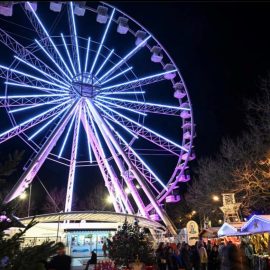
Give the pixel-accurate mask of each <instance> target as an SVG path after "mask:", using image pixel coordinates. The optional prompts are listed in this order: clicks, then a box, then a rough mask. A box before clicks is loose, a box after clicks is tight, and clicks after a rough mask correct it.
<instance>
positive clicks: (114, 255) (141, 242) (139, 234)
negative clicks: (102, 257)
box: [108, 221, 154, 267]
mask: <svg viewBox="0 0 270 270" xmlns="http://www.w3.org/2000/svg"><path fill="white" fill-rule="evenodd" d="M108 249H109V258H110V259H112V260H113V261H114V263H115V264H116V265H117V266H127V267H128V266H129V264H130V263H133V262H135V261H136V260H139V261H140V262H142V263H145V264H146V265H151V264H153V262H154V256H153V254H154V253H153V245H152V241H151V239H150V237H149V234H147V233H146V232H145V231H144V230H142V229H141V228H140V227H139V225H138V222H136V221H135V222H134V224H129V223H128V222H127V221H125V222H124V224H123V225H122V227H121V228H120V229H119V230H118V231H117V232H116V234H115V235H114V236H113V238H112V241H110V240H108Z"/></svg>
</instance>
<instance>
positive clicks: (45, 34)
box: [25, 2, 73, 77]
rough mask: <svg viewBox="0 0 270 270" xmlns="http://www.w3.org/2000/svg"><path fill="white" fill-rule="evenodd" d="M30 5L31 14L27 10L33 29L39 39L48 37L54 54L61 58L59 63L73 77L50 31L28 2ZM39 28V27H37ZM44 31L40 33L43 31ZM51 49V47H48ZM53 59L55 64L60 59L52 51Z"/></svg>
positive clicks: (28, 3)
mask: <svg viewBox="0 0 270 270" xmlns="http://www.w3.org/2000/svg"><path fill="white" fill-rule="evenodd" d="M26 3H27V5H28V8H29V9H30V12H28V11H27V10H25V12H26V14H27V16H28V18H29V20H30V22H31V23H32V25H33V27H34V28H35V30H36V32H37V34H38V35H39V37H40V38H41V39H43V38H44V37H47V38H48V40H49V42H50V44H51V45H52V46H53V49H54V52H55V53H56V54H57V56H58V57H59V59H60V60H61V61H59V62H60V63H62V64H63V65H64V69H65V70H66V71H67V72H68V73H69V75H70V76H71V77H73V75H72V73H71V71H70V69H69V67H68V66H67V64H66V62H65V60H64V59H63V57H62V55H61V53H60V51H59V50H58V48H57V47H56V45H55V44H54V42H53V40H52V38H51V36H50V35H49V33H48V31H47V30H46V28H45V26H44V25H43V23H42V22H41V20H40V18H39V17H38V15H37V13H36V12H35V10H34V9H33V8H32V6H31V4H30V2H26ZM31 15H33V16H31ZM37 26H38V27H37ZM40 28H41V29H42V31H43V32H42V31H40V30H41V29H40ZM48 47H49V46H48ZM51 57H54V60H55V62H58V58H57V57H56V56H54V55H53V51H51Z"/></svg>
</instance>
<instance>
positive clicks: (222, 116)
mask: <svg viewBox="0 0 270 270" xmlns="http://www.w3.org/2000/svg"><path fill="white" fill-rule="evenodd" d="M114 5H115V6H116V7H118V8H119V9H122V10H123V11H124V12H126V13H128V14H129V15H131V16H132V17H133V18H135V19H136V20H137V21H138V22H140V23H141V24H142V25H143V26H145V27H146V28H147V29H148V30H149V31H150V32H152V33H153V34H154V35H155V36H156V38H157V39H158V40H159V41H160V42H161V43H162V44H163V45H164V47H165V48H166V49H167V51H168V52H169V54H170V55H171V56H172V58H173V59H174V61H175V63H176V64H177V66H178V67H179V69H180V71H181V73H182V75H183V78H184V80H185V82H186V85H187V87H188V90H189V94H190V96H191V101H192V105H193V111H194V121H195V123H196V134H197V137H196V139H195V151H196V154H197V156H198V157H204V156H208V155H212V154H214V153H215V152H216V151H217V150H218V147H219V144H220V140H221V138H222V137H223V136H233V137H234V136H237V135H238V134H240V133H241V131H242V130H243V128H244V127H245V125H244V119H245V106H244V102H243V101H244V99H245V98H252V97H253V96H255V95H256V93H257V92H258V85H259V81H260V77H264V76H266V75H267V72H268V71H269V66H270V50H269V48H270V39H269V38H268V36H269V13H270V3H255V2H254V3H237V2H235V3H226V2H223V3H214V2H213V3H211V2H205V3H201V2H200V3H199V2H198V3H195V2H193V3H188V2H169V1H166V2H161V1H159V2H145V1H144V2H128V1H123V2H114ZM1 18H3V17H1ZM0 24H1V26H2V24H3V25H4V22H3V21H0ZM14 31H16V29H14ZM2 55H4V53H3V51H2V53H1V56H2ZM0 62H2V61H0ZM3 126H4V124H3V121H2V120H1V123H0V127H1V130H3V129H4V128H3ZM14 141H15V140H13V141H12V143H7V144H3V145H1V146H0V151H1V152H8V151H9V150H10V149H11V148H10V147H11V146H12V145H13V142H14ZM16 147H18V144H17V145H16ZM20 147H21V148H23V147H24V145H23V144H20V145H19V148H20ZM52 168H53V167H49V166H47V168H46V170H47V171H48V172H50V173H52V174H53V175H54V176H53V177H54V178H63V172H62V171H61V170H60V169H59V170H55V169H52ZM53 177H52V178H53ZM64 178H65V176H64ZM60 182H61V181H60ZM63 182H64V181H63Z"/></svg>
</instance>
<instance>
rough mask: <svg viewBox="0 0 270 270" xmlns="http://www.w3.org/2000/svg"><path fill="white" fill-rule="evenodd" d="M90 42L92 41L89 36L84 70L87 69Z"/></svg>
mask: <svg viewBox="0 0 270 270" xmlns="http://www.w3.org/2000/svg"><path fill="white" fill-rule="evenodd" d="M90 43H91V38H90V37H88V40H87V48H86V56H85V63H84V72H86V71H87V65H88V58H89V52H90Z"/></svg>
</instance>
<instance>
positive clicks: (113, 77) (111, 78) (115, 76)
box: [100, 67, 133, 85]
mask: <svg viewBox="0 0 270 270" xmlns="http://www.w3.org/2000/svg"><path fill="white" fill-rule="evenodd" d="M131 69H133V67H129V68H127V69H125V70H123V71H122V72H120V73H118V74H116V75H114V76H112V77H109V79H107V80H106V81H103V82H101V83H100V85H103V84H105V83H107V82H109V81H111V80H113V79H115V78H117V77H119V76H121V75H123V74H125V73H126V72H128V71H130V70H131Z"/></svg>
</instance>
